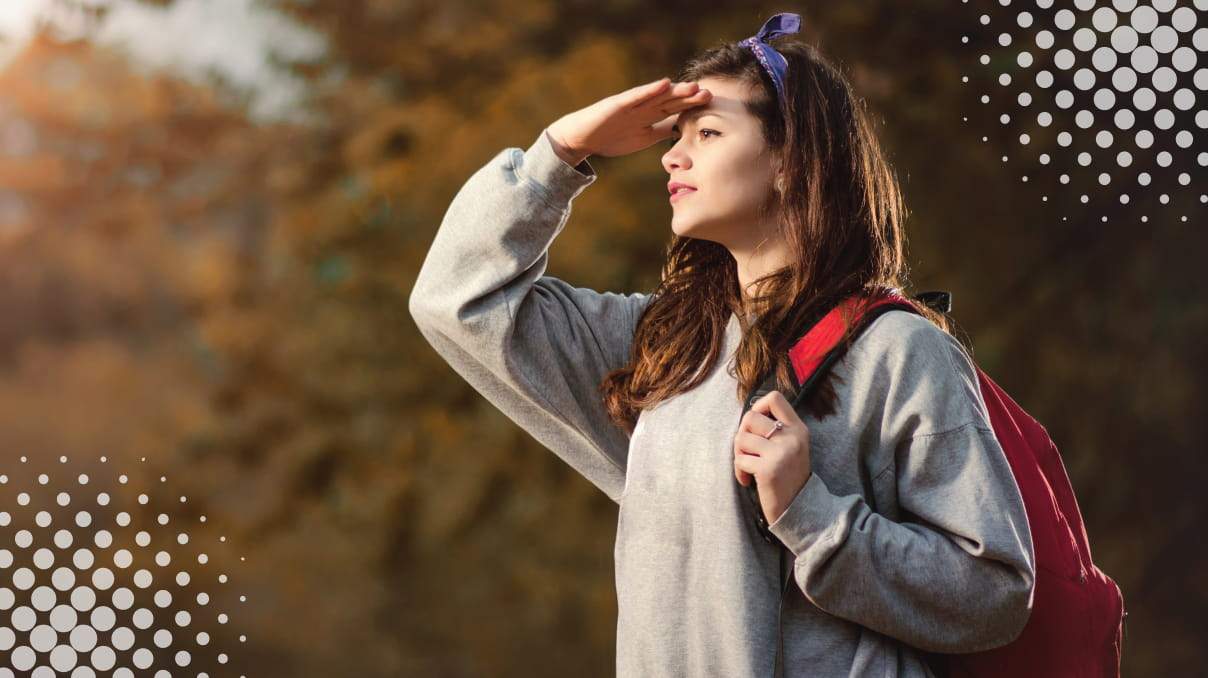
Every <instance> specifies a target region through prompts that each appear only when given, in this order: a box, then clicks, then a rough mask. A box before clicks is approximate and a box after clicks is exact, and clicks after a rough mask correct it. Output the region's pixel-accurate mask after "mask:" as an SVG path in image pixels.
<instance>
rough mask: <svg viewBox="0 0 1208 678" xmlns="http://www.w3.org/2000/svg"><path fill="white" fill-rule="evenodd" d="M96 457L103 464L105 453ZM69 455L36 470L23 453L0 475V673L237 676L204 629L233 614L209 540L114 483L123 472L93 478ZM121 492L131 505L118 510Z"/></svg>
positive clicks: (1, 676) (2, 677) (9, 677)
mask: <svg viewBox="0 0 1208 678" xmlns="http://www.w3.org/2000/svg"><path fill="white" fill-rule="evenodd" d="M99 460H100V468H101V469H104V468H105V467H106V466H107V465H108V459H107V458H106V457H100V458H99ZM141 461H144V462H145V461H146V458H143V459H142V460H141ZM47 463H50V462H47ZM66 463H67V457H65V456H64V457H59V466H60V468H62V472H61V473H39V474H37V475H36V476H34V475H33V474H32V472H31V469H30V468H29V467H30V466H32V464H30V462H29V460H28V458H26V457H21V458H20V467H18V468H14V469H5V470H7V471H9V472H8V473H2V474H0V506H3V508H4V509H5V510H0V664H2V665H0V678H13V677H14V676H17V675H29V676H33V677H34V678H44V677H50V676H60V675H63V676H72V677H94V676H98V675H101V674H104V675H107V676H113V678H133V676H153V677H154V678H164V677H167V676H186V675H188V676H197V677H198V678H202V677H207V678H208V677H209V676H219V675H222V676H236V675H238V676H240V678H244V677H243V674H241V673H238V672H237V671H232V667H231V666H229V663H230V661H231V655H230V654H229V653H228V652H229V650H230V648H229V647H226V648H224V647H221V646H219V645H217V644H215V640H216V638H214V637H212V636H211V633H210V632H208V631H207V630H206V628H209V629H210V630H215V629H220V628H222V627H223V626H224V625H226V624H228V623H229V622H230V621H231V616H230V614H229V613H230V612H233V611H234V610H231V609H228V608H226V607H225V605H226V602H225V601H227V600H228V599H229V598H230V597H231V596H230V594H229V593H227V592H223V591H222V589H223V587H225V586H226V585H227V584H228V581H229V578H228V576H227V573H225V572H219V573H215V572H212V571H207V570H208V569H209V568H207V567H206V565H207V563H208V562H209V554H208V553H207V552H206V549H205V547H203V546H199V545H197V540H195V539H191V538H190V535H189V530H188V528H187V527H186V526H183V525H175V524H173V519H172V518H171V517H170V516H169V515H168V514H167V513H163V512H155V511H152V510H151V509H150V505H151V503H152V501H151V496H150V495H148V494H147V493H145V492H143V493H138V494H137V497H136V498H135V497H134V493H133V492H129V493H125V492H120V491H121V490H124V489H125V488H126V487H128V484H129V477H128V476H127V475H126V474H120V475H115V476H114V477H112V478H110V477H107V476H106V477H102V478H99V479H94V478H92V477H90V476H89V475H88V474H86V473H80V474H70V473H67V472H66V466H65V465H66ZM91 466H92V467H96V465H95V464H92V465H91ZM10 475H11V476H12V477H10ZM25 476H28V477H29V480H28V481H23V480H22V481H19V480H17V478H23V477H25ZM159 480H160V483H161V484H162V483H166V482H167V478H166V477H164V476H160V478H159ZM114 481H116V484H114ZM18 483H21V485H23V486H18ZM97 484H104V485H106V486H110V485H112V488H111V489H112V490H114V491H118V492H119V493H118V495H117V497H116V498H115V497H114V496H111V494H110V492H106V491H98V490H97V489H96V485H97ZM165 494H166V492H165ZM127 498H129V499H130V501H129V504H130V508H131V509H132V510H135V512H134V514H133V515H132V514H131V512H129V511H126V510H119V509H120V508H121V506H122V504H123V503H124V502H122V501H121V500H122V499H127ZM185 501H186V497H184V496H181V497H180V502H181V503H184V502H185ZM4 504H8V506H4ZM198 520H199V522H202V523H204V522H205V520H206V518H205V516H204V515H201V516H199V518H198ZM218 541H220V542H226V537H225V536H221V537H219V539H218ZM186 547H187V548H186ZM186 551H187V555H186V553H185V552H186ZM243 560H245V559H244V558H243V557H240V561H243ZM190 569H192V570H193V571H192V572H190V571H189V570H190ZM195 579H196V581H195ZM186 587H187V588H186ZM216 593H222V595H221V596H214V594H216ZM215 600H221V601H224V602H223V603H222V606H221V607H216V606H215V604H214V601H215ZM246 601H247V596H246V595H240V596H239V597H238V602H239V603H244V602H246ZM213 624H216V625H217V626H212V625H213ZM219 635H223V634H219ZM246 641H247V636H246V635H244V634H240V635H239V636H238V639H237V641H230V640H228V639H226V638H225V636H224V639H223V643H230V642H237V643H239V644H242V643H245V642H246Z"/></svg>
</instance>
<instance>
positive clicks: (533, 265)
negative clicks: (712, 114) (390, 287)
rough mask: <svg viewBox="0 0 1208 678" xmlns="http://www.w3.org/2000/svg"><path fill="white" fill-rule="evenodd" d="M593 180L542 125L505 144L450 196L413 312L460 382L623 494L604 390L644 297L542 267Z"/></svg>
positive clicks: (617, 430)
mask: <svg viewBox="0 0 1208 678" xmlns="http://www.w3.org/2000/svg"><path fill="white" fill-rule="evenodd" d="M596 178H597V175H596V173H595V170H594V169H593V168H592V167H591V165H590V164H588V162H587V160H584V161H583V162H582V163H580V164H579V165H578V166H576V167H571V166H570V165H569V164H568V163H566V162H565V161H563V160H562V159H561V158H559V157H558V155H557V154H556V153H555V152H554V149H553V146H552V144H551V142H550V140H549V137H548V136H547V133H546V131H545V130H542V132H541V135H540V136H539V137H538V138H537V140H536V141H534V142H533V143H532V145H530V146H529V147H528V148H527V149H520V148H507V149H504V150H502V151H501V152H499V153H498V154H497V155H495V157H494V158H492V159H491V160H490V161H489V162H488V163H487V164H486V165H485V166H483V167H482V168H480V169H479V170H477V171H476V172H475V173H474V174H473V175H472V176H471V177H470V178H469V180H468V181H467V182H466V183H465V185H463V186H462V187H461V189H460V190H459V191H458V192H457V194H456V195H455V196H454V198H453V201H452V203H451V204H450V205H449V207H448V209H447V211H446V213H445V215H444V218H443V220H442V221H441V224H440V227H439V229H438V230H437V233H436V236H435V238H434V239H433V242H432V245H431V247H430V249H429V251H428V254H427V257H426V258H425V259H424V262H423V264H422V266H421V267H420V271H419V275H418V277H417V279H416V282H415V286H414V288H413V289H412V292H411V296H410V299H409V300H408V309H409V311H410V313H411V316H412V318H413V319H414V320H415V323H416V326H417V327H418V328H419V331H420V333H421V334H422V335H423V336H424V338H425V339H426V340H427V341H428V343H430V344H431V345H432V347H433V349H435V350H436V352H437V353H438V354H439V355H440V356H441V357H442V358H443V359H444V360H445V361H447V362H448V363H449V365H450V366H451V367H452V368H453V369H454V370H455V371H456V372H457V373H458V374H460V375H461V376H462V378H464V379H465V380H466V381H467V382H469V384H470V385H472V386H473V387H474V388H475V389H476V390H477V391H478V392H479V393H481V394H482V395H483V397H485V398H486V399H487V400H488V401H489V402H491V403H492V404H493V405H495V406H496V407H498V408H499V409H500V410H501V411H502V412H503V413H504V414H505V415H507V416H508V417H509V418H511V419H512V420H513V421H515V422H516V423H517V424H518V425H519V426H521V427H522V428H524V429H525V430H526V431H528V432H529V434H531V435H532V436H533V437H534V438H536V439H537V440H538V441H540V442H541V443H542V444H543V445H545V446H546V447H548V448H549V449H550V450H551V451H553V452H554V453H555V454H557V455H558V456H559V457H560V458H562V459H563V460H564V461H565V462H566V463H568V464H569V465H570V466H571V467H573V468H574V469H575V470H576V471H577V472H578V473H580V474H581V475H583V476H584V477H585V478H587V480H588V481H590V482H591V483H592V484H594V485H595V486H596V487H598V488H599V489H600V490H602V491H603V492H604V493H605V494H607V495H608V497H609V498H610V499H612V500H613V501H614V502H619V501H620V496H621V490H622V489H623V488H624V486H625V467H626V460H627V456H628V447H629V446H628V436H627V433H626V432H625V431H624V430H623V429H622V428H621V427H619V426H617V425H616V424H615V423H613V422H612V420H611V419H609V417H608V415H607V413H606V411H605V408H604V406H603V403H602V400H601V395H600V392H599V390H598V389H599V384H600V382H601V381H602V379H603V377H604V375H605V374H607V373H608V372H610V371H611V370H614V369H616V368H619V367H623V366H624V365H625V364H626V362H627V359H628V356H629V351H630V345H631V343H632V338H633V333H634V329H635V327H636V325H637V319H638V316H639V315H640V314H641V312H642V310H643V308H644V307H645V304H646V301H647V297H648V295H646V294H639V293H632V294H619V293H614V292H597V291H595V290H591V289H586V288H581V287H575V286H572V285H570V284H568V283H567V282H565V281H563V280H560V279H558V278H555V277H551V276H547V275H544V273H545V269H546V264H547V262H548V252H547V250H548V248H549V247H550V245H551V244H552V242H553V240H554V238H555V237H556V236H557V235H558V233H560V232H561V230H562V228H563V226H564V225H565V224H566V221H567V218H568V217H569V216H570V211H571V208H570V204H571V201H572V200H573V199H574V198H575V196H577V195H578V194H579V193H580V192H582V191H583V190H584V189H585V188H586V187H587V186H589V185H591V184H592V183H593V182H594V181H595V180H596Z"/></svg>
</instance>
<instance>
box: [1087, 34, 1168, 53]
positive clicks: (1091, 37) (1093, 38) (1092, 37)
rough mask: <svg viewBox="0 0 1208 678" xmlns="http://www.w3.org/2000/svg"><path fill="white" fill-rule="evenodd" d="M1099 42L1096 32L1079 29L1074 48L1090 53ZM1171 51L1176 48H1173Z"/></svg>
mask: <svg viewBox="0 0 1208 678" xmlns="http://www.w3.org/2000/svg"><path fill="white" fill-rule="evenodd" d="M1098 40H1099V37H1098V35H1096V34H1095V32H1094V31H1093V30H1091V29H1089V28H1079V29H1078V30H1076V31H1074V47H1077V48H1078V49H1080V50H1082V51H1083V52H1089V51H1091V50H1092V49H1094V47H1095V43H1096V42H1098ZM1171 49H1174V48H1173V47H1172V48H1171Z"/></svg>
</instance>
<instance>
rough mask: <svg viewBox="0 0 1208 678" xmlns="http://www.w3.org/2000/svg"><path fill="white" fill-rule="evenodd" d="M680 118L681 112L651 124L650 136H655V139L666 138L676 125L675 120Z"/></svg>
mask: <svg viewBox="0 0 1208 678" xmlns="http://www.w3.org/2000/svg"><path fill="white" fill-rule="evenodd" d="M678 118H679V113H672V114H671V115H669V116H667V117H665V118H663V119H662V120H659V121H658V122H656V123H654V124H653V125H651V126H650V136H652V137H654V140H655V141H658V140H660V139H666V138H667V137H669V136H671V128H672V127H674V126H675V121H676V120H677V119H678Z"/></svg>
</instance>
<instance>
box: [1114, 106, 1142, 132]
mask: <svg viewBox="0 0 1208 678" xmlns="http://www.w3.org/2000/svg"><path fill="white" fill-rule="evenodd" d="M1136 121H1137V116H1135V115H1133V112H1132V111H1130V110H1128V109H1127V108H1121V109H1120V110H1118V111H1116V115H1115V123H1116V127H1117V128H1119V129H1132V126H1133V125H1134V124H1135V123H1136Z"/></svg>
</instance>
